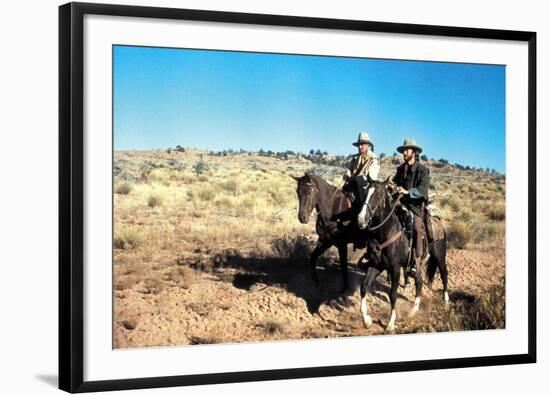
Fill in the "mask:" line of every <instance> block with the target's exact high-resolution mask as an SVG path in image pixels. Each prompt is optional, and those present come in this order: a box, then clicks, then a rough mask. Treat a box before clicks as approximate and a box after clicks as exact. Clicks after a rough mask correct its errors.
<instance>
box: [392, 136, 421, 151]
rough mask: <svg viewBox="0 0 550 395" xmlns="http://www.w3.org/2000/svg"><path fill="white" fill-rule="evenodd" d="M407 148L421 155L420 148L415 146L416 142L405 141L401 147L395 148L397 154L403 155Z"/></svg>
mask: <svg viewBox="0 0 550 395" xmlns="http://www.w3.org/2000/svg"><path fill="white" fill-rule="evenodd" d="M407 148H412V149H413V150H416V152H418V153H421V152H422V147H421V146H419V145H418V144H416V141H414V140H409V139H405V141H404V142H403V145H400V146H399V147H397V152H400V153H403V151H405V150H406V149H407Z"/></svg>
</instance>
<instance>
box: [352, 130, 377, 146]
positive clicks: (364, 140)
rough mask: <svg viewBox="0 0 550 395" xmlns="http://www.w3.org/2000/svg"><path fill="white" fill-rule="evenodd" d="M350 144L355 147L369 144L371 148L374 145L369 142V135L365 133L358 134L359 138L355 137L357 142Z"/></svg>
mask: <svg viewBox="0 0 550 395" xmlns="http://www.w3.org/2000/svg"><path fill="white" fill-rule="evenodd" d="M352 144H353V145H355V146H356V147H359V144H370V145H371V147H374V144H373V143H372V142H371V141H370V138H369V134H368V133H367V132H361V133H359V136H357V141H356V142H355V143H352Z"/></svg>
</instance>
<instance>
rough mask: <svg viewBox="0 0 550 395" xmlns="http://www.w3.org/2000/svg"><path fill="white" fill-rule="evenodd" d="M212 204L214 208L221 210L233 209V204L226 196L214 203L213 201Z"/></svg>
mask: <svg viewBox="0 0 550 395" xmlns="http://www.w3.org/2000/svg"><path fill="white" fill-rule="evenodd" d="M214 204H215V205H216V207H219V208H223V209H229V208H233V207H235V202H234V201H233V199H231V198H230V197H228V196H222V197H221V198H218V199H216V201H214Z"/></svg>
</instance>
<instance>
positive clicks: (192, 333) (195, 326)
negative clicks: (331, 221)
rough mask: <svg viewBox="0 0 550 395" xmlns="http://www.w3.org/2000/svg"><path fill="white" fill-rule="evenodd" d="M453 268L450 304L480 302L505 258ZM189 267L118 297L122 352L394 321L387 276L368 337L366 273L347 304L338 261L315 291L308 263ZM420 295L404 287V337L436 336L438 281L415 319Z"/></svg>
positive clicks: (400, 323)
mask: <svg viewBox="0 0 550 395" xmlns="http://www.w3.org/2000/svg"><path fill="white" fill-rule="evenodd" d="M203 253H204V252H203ZM355 256H358V252H356V253H355ZM331 258H332V259H331ZM176 266H177V265H176ZM448 267H449V289H450V298H451V303H458V302H464V301H468V300H471V301H474V300H475V298H476V296H477V295H479V294H480V293H483V292H484V290H485V289H486V288H487V286H488V282H487V279H489V281H491V279H495V278H496V277H498V275H502V274H503V273H504V257H503V255H502V252H499V251H498V250H493V251H477V250H450V251H449V253H448ZM182 268H183V269H184V270H183V272H184V273H185V274H184V276H183V277H180V278H179V279H180V281H176V280H174V279H173V278H172V277H173V275H172V273H173V272H174V270H175V269H178V267H176V268H165V267H160V266H158V267H156V268H155V267H154V266H153V267H151V268H150V270H153V271H155V269H156V270H157V271H160V272H161V277H160V279H161V280H159V282H157V283H155V284H154V285H153V286H151V284H148V283H147V282H146V281H145V282H140V283H137V284H136V285H134V286H133V287H131V288H125V289H123V290H116V291H115V298H116V303H115V312H114V313H115V314H114V321H115V325H114V336H115V344H114V347H115V348H133V347H146V346H172V345H185V344H206V343H234V342H243V341H246V342H256V341H262V340H284V339H304V338H321V337H339V336H365V335H380V334H384V326H385V323H386V322H387V320H388V318H389V303H388V297H387V289H388V287H387V283H386V280H385V275H382V276H380V277H379V279H378V284H377V287H376V292H375V293H374V294H373V295H370V296H369V309H370V311H371V312H372V316H373V318H374V319H375V322H374V325H373V326H372V327H371V328H369V329H368V330H367V329H365V328H364V327H363V324H362V321H361V316H360V312H359V284H360V281H361V279H362V277H363V272H362V271H361V270H360V269H358V268H357V267H356V266H355V265H350V269H351V270H350V274H349V276H350V281H351V284H352V288H353V291H352V292H350V293H349V294H348V295H347V296H345V297H342V296H341V295H340V294H339V293H338V291H339V289H340V286H341V275H340V272H339V269H338V265H337V261H335V259H334V256H333V255H332V254H331V256H330V257H329V259H326V260H325V262H324V265H322V266H320V267H319V268H318V270H319V272H320V274H321V279H322V285H321V288H320V289H316V288H314V287H313V285H312V284H311V281H310V279H309V271H308V266H307V263H306V262H304V264H303V265H297V264H296V263H287V262H285V261H284V260H280V261H277V260H275V259H273V258H269V259H261V258H245V257H241V256H232V255H231V254H230V253H229V254H228V255H227V257H226V258H224V259H223V261H222V262H220V264H219V265H218V267H216V268H214V269H213V270H212V271H211V272H208V271H204V270H201V268H200V267H196V268H188V267H187V266H182V267H180V269H182ZM181 279H185V281H183V282H182V281H181ZM159 285H160V286H159ZM413 292H414V291H413V290H405V289H403V288H402V287H400V290H399V295H400V297H399V301H398V305H397V306H398V308H397V310H398V319H397V330H396V332H397V333H416V332H425V331H433V330H434V329H433V328H431V323H432V322H433V317H430V313H431V310H432V308H433V307H441V305H442V286H441V281H440V279H439V276H438V275H436V281H435V282H434V287H433V291H430V290H429V289H428V288H427V287H425V288H424V297H423V301H422V307H421V310H420V311H419V313H418V314H417V315H416V316H415V317H414V318H412V319H409V318H407V311H408V310H409V309H410V308H411V307H412V302H413V301H414V293H413Z"/></svg>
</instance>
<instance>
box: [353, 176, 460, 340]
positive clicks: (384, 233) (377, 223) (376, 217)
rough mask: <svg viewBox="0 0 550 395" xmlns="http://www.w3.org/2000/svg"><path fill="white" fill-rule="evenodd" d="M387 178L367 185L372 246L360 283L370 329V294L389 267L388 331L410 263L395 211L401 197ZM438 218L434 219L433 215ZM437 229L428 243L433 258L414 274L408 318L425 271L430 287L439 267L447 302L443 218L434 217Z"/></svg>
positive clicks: (363, 312)
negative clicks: (394, 195) (393, 193)
mask: <svg viewBox="0 0 550 395" xmlns="http://www.w3.org/2000/svg"><path fill="white" fill-rule="evenodd" d="M388 185H389V183H388V180H386V181H383V182H378V181H372V182H370V183H369V186H368V193H367V207H368V210H367V217H366V221H367V224H368V226H367V229H368V232H369V248H368V252H367V256H368V261H367V267H366V274H365V277H364V279H363V282H362V284H361V315H362V317H363V323H364V324H365V327H367V328H369V327H370V326H371V325H372V318H371V317H370V316H369V314H368V311H367V299H366V296H367V294H368V293H369V292H370V291H371V290H372V286H373V284H374V281H375V280H376V278H377V277H378V275H379V274H380V273H381V272H382V271H384V270H387V271H388V274H389V277H390V283H391V286H390V292H389V296H390V303H391V316H390V321H389V322H388V325H387V326H386V330H387V331H391V330H393V329H395V319H396V313H395V304H396V302H397V288H398V286H399V278H400V275H401V269H402V268H405V269H406V267H407V265H408V262H409V258H410V257H409V254H410V251H409V242H408V239H407V236H406V234H405V230H404V228H403V226H402V224H401V221H400V220H399V218H398V216H397V214H396V213H395V208H396V206H397V205H398V204H399V200H398V199H397V198H396V199H393V198H392V196H391V195H390V193H389V191H388ZM434 219H435V218H434ZM432 223H433V224H434V228H437V229H435V230H436V231H435V232H434V234H437V235H439V236H438V237H434V241H433V242H431V243H429V244H428V251H429V252H430V259H429V260H428V263H427V267H426V268H418V270H417V271H416V273H415V274H414V275H413V278H414V280H415V286H416V295H415V301H414V306H413V307H412V309H411V310H410V312H409V317H412V316H413V315H414V314H416V312H417V311H418V309H419V307H420V297H421V294H422V282H423V274H422V271H423V270H425V271H426V273H427V275H428V282H429V284H430V286H431V283H432V281H433V278H434V275H435V272H436V271H437V269H439V272H440V275H441V279H442V281H443V291H444V298H445V302H448V300H449V296H448V288H447V285H448V280H447V263H446V254H447V247H446V245H447V244H446V237H445V230H444V229H443V225H442V223H441V221H439V220H437V219H435V220H432Z"/></svg>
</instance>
